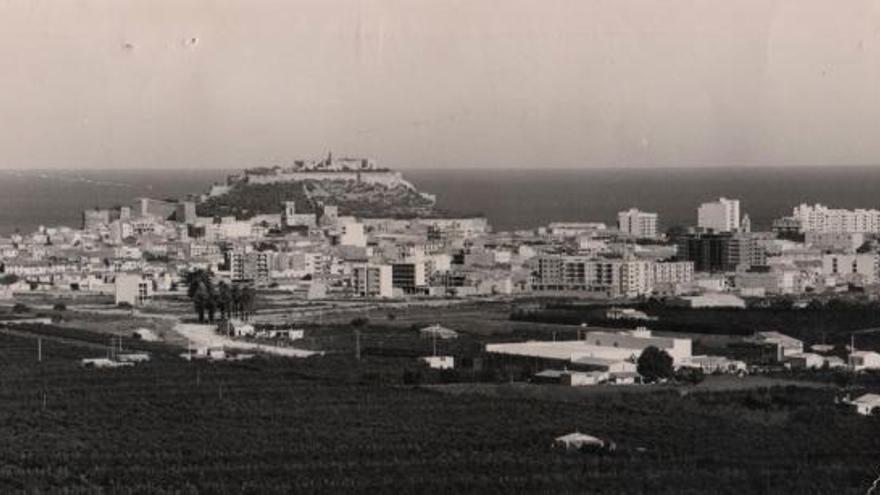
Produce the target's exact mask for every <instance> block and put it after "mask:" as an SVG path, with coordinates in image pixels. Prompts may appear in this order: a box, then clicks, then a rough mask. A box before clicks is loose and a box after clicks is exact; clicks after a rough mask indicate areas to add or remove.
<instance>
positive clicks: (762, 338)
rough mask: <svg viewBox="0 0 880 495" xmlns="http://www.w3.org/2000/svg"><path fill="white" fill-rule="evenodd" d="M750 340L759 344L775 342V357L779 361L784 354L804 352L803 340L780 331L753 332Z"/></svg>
mask: <svg viewBox="0 0 880 495" xmlns="http://www.w3.org/2000/svg"><path fill="white" fill-rule="evenodd" d="M751 340H752V341H753V342H757V343H759V344H775V345H776V346H777V349H778V354H777V357H778V359H779V360H780V361H782V360H783V359H784V358H785V357H786V356H790V355H793V354H801V353H803V352H804V343H803V341H801V340H798V339H796V338H794V337H789V336H788V335H785V334H783V333H780V332H755V334H754V335H752V337H751Z"/></svg>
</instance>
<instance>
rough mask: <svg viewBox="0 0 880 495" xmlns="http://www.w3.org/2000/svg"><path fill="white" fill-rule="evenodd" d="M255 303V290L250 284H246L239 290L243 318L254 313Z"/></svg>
mask: <svg viewBox="0 0 880 495" xmlns="http://www.w3.org/2000/svg"><path fill="white" fill-rule="evenodd" d="M256 303H257V291H256V290H255V289H254V288H253V287H251V286H250V285H246V286H245V287H244V288H243V289H242V290H241V306H242V313H243V318H244V320H247V319H248V317H250V315H252V314H254V309H255V307H256Z"/></svg>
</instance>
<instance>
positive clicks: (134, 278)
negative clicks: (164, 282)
mask: <svg viewBox="0 0 880 495" xmlns="http://www.w3.org/2000/svg"><path fill="white" fill-rule="evenodd" d="M114 288H115V302H116V304H121V303H125V304H128V305H131V306H143V305H144V304H145V303H146V302H147V301H149V300H150V298H151V297H152V296H153V282H152V281H151V280H148V279H145V278H144V277H143V276H142V275H140V274H134V273H120V274H118V275H116V281H115V283H114Z"/></svg>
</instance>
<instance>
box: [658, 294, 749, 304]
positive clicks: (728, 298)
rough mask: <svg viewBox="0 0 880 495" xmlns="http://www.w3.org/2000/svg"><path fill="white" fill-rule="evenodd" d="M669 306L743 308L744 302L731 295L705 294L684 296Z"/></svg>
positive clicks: (671, 302)
mask: <svg viewBox="0 0 880 495" xmlns="http://www.w3.org/2000/svg"><path fill="white" fill-rule="evenodd" d="M670 304H671V305H675V306H683V307H686V308H745V307H746V302H745V300H743V299H742V298H740V297H737V296H735V295H733V294H723V293H706V294H702V295H699V296H684V297H679V298H676V299H673V300H672V301H670Z"/></svg>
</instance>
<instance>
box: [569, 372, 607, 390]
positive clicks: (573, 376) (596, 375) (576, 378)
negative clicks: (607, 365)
mask: <svg viewBox="0 0 880 495" xmlns="http://www.w3.org/2000/svg"><path fill="white" fill-rule="evenodd" d="M560 378H561V379H560V383H561V384H562V385H567V386H569V387H583V386H586V385H598V384H600V383H603V382H605V381H607V380H608V373H605V372H603V371H566V372H564V373H562V376H561V377H560Z"/></svg>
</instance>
